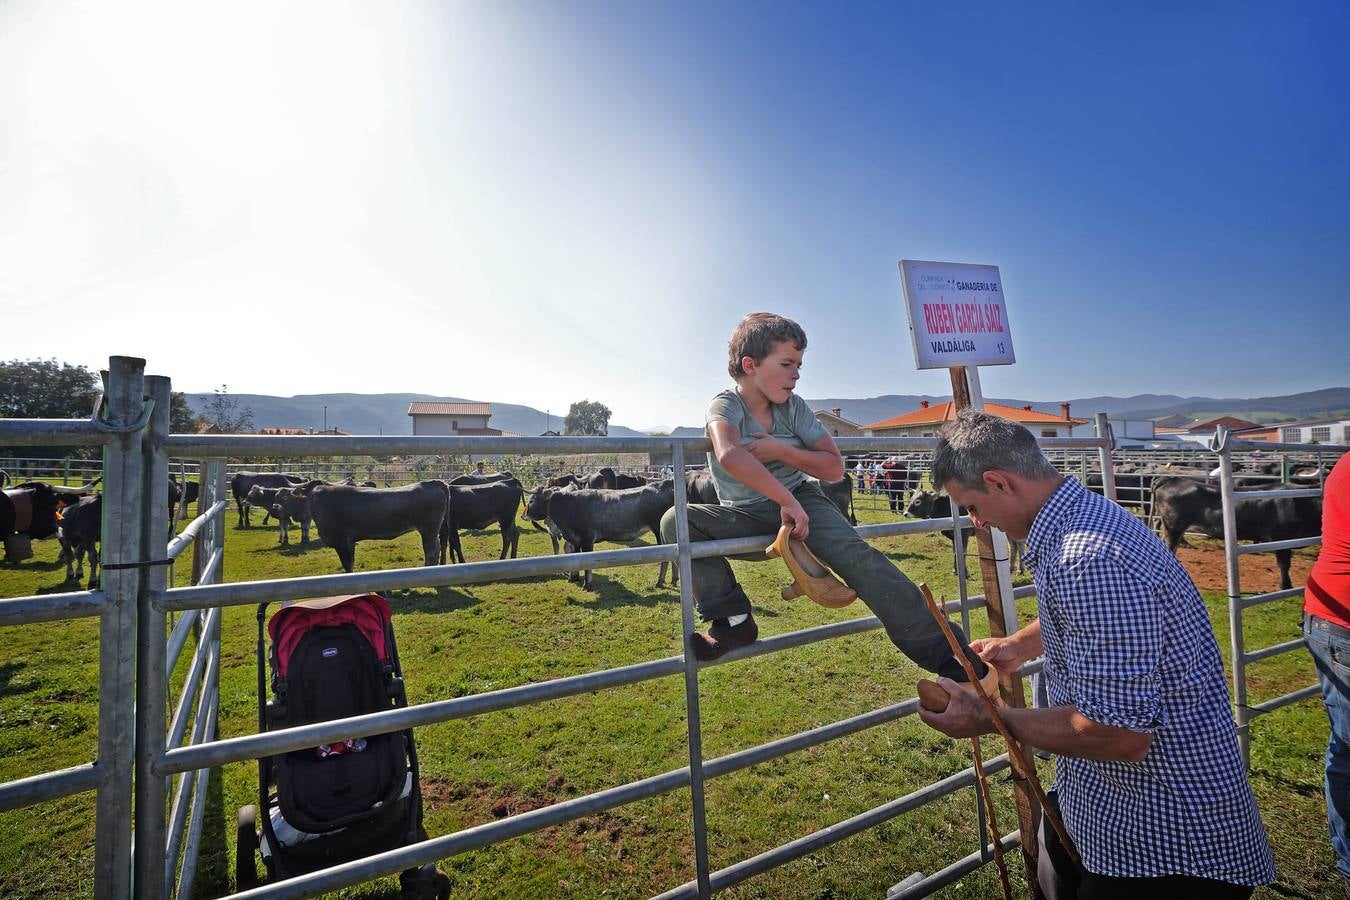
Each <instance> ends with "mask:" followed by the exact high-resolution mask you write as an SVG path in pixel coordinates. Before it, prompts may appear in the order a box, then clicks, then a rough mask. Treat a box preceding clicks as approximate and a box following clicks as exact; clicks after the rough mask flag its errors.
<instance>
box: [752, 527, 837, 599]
mask: <svg viewBox="0 0 1350 900" xmlns="http://www.w3.org/2000/svg"><path fill="white" fill-rule="evenodd" d="M764 553H765V555H767V556H777V557H779V558H781V559H782V560H783V562H784V563H785V564H786V565H787V567H788V571H789V572H790V573H792V584H790V585H788V586H787V587H785V588H783V591H782V596H783V599H784V600H791V599H792V598H793V597H801V596H803V595H804V596H807V597H810V598H811V599H812V600H814V601H815V602H816V603H819V604H820V605H821V606H825V607H829V608H830V609H838V608H840V607H841V606H848V605H849V604H850V603H852V602H853V601H854V600H857V599H858V592H857V591H855V590H853V588H851V587H849V586H848V585H846V584H844V583H843V582H841V581H840V580H839V579H838V578H835V577H834V575H833V574H832V573H831V572H830V570H829V569H827V568H825V566H824V565H822V564H821V562H820V560H818V559H816V557H815V554H814V553H812V552H811V550H810V548H808V547H807V546H806V545H805V544H804V543H802V542H801V541H794V540H792V527H791V526H789V525H784V526H783V527H782V528H780V529H778V536H777V537H776V538H774V541H773V543H772V544H770V545H769V547H768V549H766V550H765V551H764Z"/></svg>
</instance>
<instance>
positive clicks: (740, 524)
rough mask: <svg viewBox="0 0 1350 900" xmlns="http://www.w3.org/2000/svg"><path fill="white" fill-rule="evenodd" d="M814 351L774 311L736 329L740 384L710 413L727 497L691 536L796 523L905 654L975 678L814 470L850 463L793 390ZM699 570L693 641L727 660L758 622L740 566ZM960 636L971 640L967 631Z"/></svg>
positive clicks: (704, 511) (796, 533) (693, 510)
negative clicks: (735, 570)
mask: <svg viewBox="0 0 1350 900" xmlns="http://www.w3.org/2000/svg"><path fill="white" fill-rule="evenodd" d="M805 351H806V333H805V332H804V331H802V328H801V326H800V325H798V324H797V323H796V322H794V321H792V320H791V319H787V318H784V317H782V316H778V315H774V314H773V313H751V314H750V315H748V316H746V317H745V318H744V319H742V320H741V322H740V324H739V325H737V326H736V330H735V331H734V332H732V335H731V343H730V346H729V348H728V361H727V371H728V373H729V374H730V375H731V377H732V379H734V380H735V382H736V387H735V388H734V389H731V390H726V391H723V392H722V393H720V394H718V395H717V396H716V397H714V398H713V399H712V402H711V403H709V404H708V414H707V427H708V437H709V439H710V440H711V441H712V445H713V451H712V453H710V454H708V465H709V467H710V468H711V469H712V473H713V480H714V481H715V482H716V484H717V494H718V497H719V498H720V499H721V503H720V504H719V505H717V506H712V505H707V504H690V506H689V537H690V540H693V541H712V540H724V539H727V538H734V537H746V536H748V535H755V534H764V535H770V534H774V533H775V532H777V531H778V529H779V527H780V525H790V526H792V536H793V537H794V538H796V539H798V540H803V541H805V542H806V545H807V546H808V547H809V548H810V549H811V551H812V552H813V553H815V555H816V556H818V557H819V558H820V560H821V561H822V562H824V563H825V565H827V566H829V567H830V568H831V569H833V570H834V572H835V574H837V575H838V576H839V577H840V578H841V579H842V580H843V581H844V582H845V583H846V584H848V586H849V587H851V588H853V589H854V590H855V591H857V592H858V596H859V597H861V598H862V600H863V602H864V603H866V604H867V606H868V608H869V609H871V610H872V612H873V613H875V614H876V616H877V618H879V619H881V622H882V624H883V625H885V627H886V634H887V635H888V636H889V637H890V639H891V642H892V643H894V644H895V646H897V647H899V648H900V651H901V652H902V653H904V654H905V655H906V656H908V657H909V658H910V659H912V660H914V661H915V662H916V663H918V664H919V665H920V666H923V667H924V668H925V669H928V670H929V671H931V672H937V673H938V674H940V675H944V676H946V677H948V678H951V679H952V680H954V681H965V680H966V676H965V671H964V670H963V669H962V668H961V664H960V662H958V661H957V659H956V658H955V657H953V656H952V653H951V648H950V647H949V646H948V644H947V640H946V638H945V637H943V635H942V631H941V630H940V629H939V628H938V626H937V623H936V622H934V621H933V618H932V616H931V615H929V612H928V608H927V606H926V605H925V603H924V599H923V595H922V594H920V593H919V589H918V588H917V587H915V586H914V583H913V582H912V581H910V580H909V579H908V578H906V577H905V576H904V575H903V574H901V573H900V570H899V569H897V568H896V567H895V566H893V565H891V563H890V561H889V560H887V559H886V557H885V556H884V555H882V554H881V552H880V551H878V550H876V549H874V548H873V547H871V546H870V545H869V544H868V543H867V542H866V541H864V540H863V539H862V538H860V537H858V535H857V532H855V531H854V530H853V527H852V526H851V525H849V523H848V520H847V519H845V518H844V517H843V515H842V514H840V512H839V510H838V508H837V507H836V506H835V505H834V504H833V503H831V502H830V501H829V499H828V498H826V497H825V495H824V494H822V493H821V491H820V488H819V487H818V486H817V485H816V483H815V482H814V481H811V480H809V479H808V478H807V477H806V476H807V475H811V476H814V477H815V478H819V479H821V480H824V481H838V480H840V479H841V478H843V477H844V461H843V458H842V457H841V456H840V455H839V448H837V447H836V446H835V445H834V439H833V438H831V437H830V435H829V432H827V431H826V430H825V427H824V426H823V425H821V424H820V422H819V421H818V420H817V419H816V417H815V415H813V414H812V412H811V409H810V407H808V406H807V405H806V401H805V400H802V399H801V398H800V397H798V396H797V395H796V393H795V392H794V388H795V387H796V385H797V379H798V378H799V377H801V366H802V354H803V353H804V352H805ZM661 537H662V540H663V541H665V542H667V543H674V542H675V539H676V538H675V510H674V509H671V510H670V511H668V512H667V513H666V514H665V516H664V517H663V518H662V519H661ZM693 576H694V578H693V590H694V598H695V601H696V602H697V603H698V609H699V614H700V615H701V616H702V617H703V618H704V619H705V620H710V621H711V622H712V625H711V627H710V628H709V629H708V631H707V632H705V633H695V634H693V635H691V636H690V638H689V641H690V645H691V649H692V650H693V653H694V656H696V657H697V658H699V659H701V660H712V659H717V658H718V657H719V656H721V655H722V654H724V653H726V652H727V651H728V650H733V649H735V648H736V647H743V646H745V645H746V644H750V643H753V642H754V641H755V640H756V638H758V637H759V628H758V626H756V625H755V620H754V617H753V616H752V615H751V614H750V598H748V597H747V596H746V595H745V591H744V590H742V589H741V586H740V585H739V584H737V583H736V578H735V576H733V575H732V573H731V565H730V564H729V563H728V562H727V561H726V560H725V559H723V558H721V557H709V558H707V559H696V560H694V561H693ZM957 634H958V635H960V631H959V629H958V630H957ZM961 640H962V644H963V645H964V643H965V638H964V636H963V635H962V636H961ZM966 656H967V657H968V658H969V659H970V661H971V664H972V665H973V667H974V669H975V673H976V675H977V676H979V677H980V678H981V679H983V678H984V676H985V674H986V673H987V672H990V671H992V670H990V669H989V668H988V667H987V666H986V665H985V664H984V662H983V661H982V660H981V659H980V658H979V657H978V656H977V655H976V654H975V653H974V652H972V651H970V650H969V649H968V648H967V650H966Z"/></svg>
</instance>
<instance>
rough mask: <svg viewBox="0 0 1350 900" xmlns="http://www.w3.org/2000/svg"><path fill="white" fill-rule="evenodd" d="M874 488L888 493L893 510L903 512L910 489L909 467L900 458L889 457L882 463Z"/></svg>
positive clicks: (888, 500) (887, 497)
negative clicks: (906, 493) (906, 494)
mask: <svg viewBox="0 0 1350 900" xmlns="http://www.w3.org/2000/svg"><path fill="white" fill-rule="evenodd" d="M873 489H874V490H877V491H881V492H882V493H884V494H885V495H886V502H887V505H888V506H889V507H890V510H891V512H903V511H904V509H905V492H906V491H907V490H909V467H908V466H906V465H905V464H904V463H903V462H901V461H900V460H898V459H888V460H886V461H885V462H884V463H882V464H881V469H880V471H878V472H877V479H876V481H875V482H874V483H873Z"/></svg>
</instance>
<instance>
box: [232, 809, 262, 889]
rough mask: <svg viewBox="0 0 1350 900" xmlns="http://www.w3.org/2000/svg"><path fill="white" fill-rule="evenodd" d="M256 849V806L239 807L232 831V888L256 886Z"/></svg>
mask: <svg viewBox="0 0 1350 900" xmlns="http://www.w3.org/2000/svg"><path fill="white" fill-rule="evenodd" d="M257 851H258V807H257V806H255V805H253V804H249V805H248V806H241V807H239V824H238V826H237V827H236V829H235V833H234V888H235V891H244V890H248V889H249V888H251V887H257V886H258V867H257V865H256V864H255V863H254V860H253V855H254V854H255V853H257Z"/></svg>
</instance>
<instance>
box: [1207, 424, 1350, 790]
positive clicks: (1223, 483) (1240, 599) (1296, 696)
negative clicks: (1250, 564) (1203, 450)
mask: <svg viewBox="0 0 1350 900" xmlns="http://www.w3.org/2000/svg"><path fill="white" fill-rule="evenodd" d="M1212 449H1213V450H1214V452H1215V453H1217V454H1218V456H1219V489H1220V491H1221V493H1222V497H1223V545H1224V557H1225V562H1226V564H1227V570H1228V631H1229V638H1230V639H1231V641H1232V650H1233V715H1234V718H1236V719H1237V730H1238V743H1239V745H1240V746H1241V747H1242V759H1243V762H1244V763H1245V764H1246V765H1247V766H1248V767H1250V766H1251V731H1250V722H1251V720H1252V719H1254V718H1256V717H1257V716H1260V715H1263V714H1265V713H1268V712H1272V711H1274V710H1277V709H1279V708H1280V707H1282V706H1288V705H1289V704H1290V703H1296V702H1298V701H1299V700H1305V699H1307V698H1309V697H1317V696H1320V695H1321V687H1320V686H1319V685H1317V684H1316V683H1314V684H1311V685H1309V686H1307V687H1304V688H1300V689H1299V690H1296V691H1291V692H1290V693H1288V694H1285V695H1283V696H1281V697H1275V698H1274V699H1271V700H1265V701H1262V702H1260V703H1249V702H1248V697H1247V666H1248V665H1249V664H1250V663H1254V662H1257V661H1259V660H1263V659H1269V658H1270V657H1272V656H1278V655H1280V654H1281V653H1289V652H1290V651H1293V650H1298V649H1300V648H1302V647H1303V646H1304V643H1303V638H1302V637H1301V636H1300V637H1297V638H1295V639H1293V640H1289V641H1284V642H1283V643H1279V644H1275V645H1273V646H1270V647H1261V648H1259V649H1256V650H1248V649H1247V648H1246V641H1245V639H1244V634H1243V627H1242V613H1243V611H1244V610H1248V609H1251V608H1252V607H1253V606H1259V605H1261V604H1263V603H1273V602H1275V601H1277V600H1285V599H1288V598H1290V597H1301V596H1302V595H1303V586H1301V585H1295V586H1293V587H1291V588H1288V589H1285V590H1279V591H1268V592H1266V593H1260V594H1254V595H1252V596H1250V597H1244V596H1242V580H1241V577H1240V575H1239V571H1238V557H1240V556H1244V555H1246V554H1248V553H1271V552H1274V551H1276V550H1284V549H1289V550H1293V549H1297V548H1299V547H1315V546H1318V545H1320V544H1321V543H1322V538H1321V537H1320V536H1318V537H1307V538H1292V539H1290V540H1285V541H1268V542H1265V543H1256V544H1239V543H1238V534H1237V504H1239V503H1242V502H1245V501H1249V500H1260V499H1263V498H1277V497H1285V498H1289V499H1295V498H1299V497H1321V496H1322V488H1321V487H1315V488H1275V489H1271V490H1254V491H1239V490H1237V489H1236V483H1235V479H1234V475H1233V453H1234V451H1240V450H1249V451H1250V450H1261V451H1263V452H1265V451H1270V452H1283V451H1311V452H1316V453H1318V454H1322V453H1328V454H1333V455H1334V456H1340V455H1341V454H1342V453H1345V452H1347V451H1350V447H1347V446H1342V445H1335V444H1271V443H1269V442H1266V441H1239V440H1235V439H1234V438H1233V437H1232V435H1231V433H1230V432H1229V430H1228V428H1227V427H1225V426H1219V429H1218V431H1217V432H1216V433H1215V435H1214V443H1213V447H1212ZM1320 468H1321V466H1320V465H1319V469H1320Z"/></svg>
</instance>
